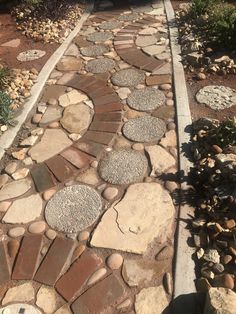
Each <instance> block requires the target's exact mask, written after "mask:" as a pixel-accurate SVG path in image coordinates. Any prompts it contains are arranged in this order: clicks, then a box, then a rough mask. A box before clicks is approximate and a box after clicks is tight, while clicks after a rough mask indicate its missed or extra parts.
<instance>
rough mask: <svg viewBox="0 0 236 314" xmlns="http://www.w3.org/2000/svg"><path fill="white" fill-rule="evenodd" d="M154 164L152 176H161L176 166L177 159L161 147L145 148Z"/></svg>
mask: <svg viewBox="0 0 236 314" xmlns="http://www.w3.org/2000/svg"><path fill="white" fill-rule="evenodd" d="M145 150H146V152H147V153H148V155H149V158H150V160H151V164H152V174H161V173H163V172H165V171H167V170H168V169H169V168H171V167H173V166H174V165H175V158H174V157H173V156H172V155H171V154H170V153H168V152H167V151H166V150H165V149H164V148H162V147H161V146H159V145H154V146H148V147H146V148H145Z"/></svg>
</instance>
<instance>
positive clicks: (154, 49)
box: [142, 45, 166, 56]
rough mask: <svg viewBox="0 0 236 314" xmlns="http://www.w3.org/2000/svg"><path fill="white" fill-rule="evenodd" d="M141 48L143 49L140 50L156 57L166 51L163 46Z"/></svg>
mask: <svg viewBox="0 0 236 314" xmlns="http://www.w3.org/2000/svg"><path fill="white" fill-rule="evenodd" d="M143 47H144V48H142V50H143V51H144V52H145V53H147V54H148V55H150V56H153V55H158V54H160V53H163V52H165V50H166V47H165V46H159V45H152V46H149V47H145V46H143Z"/></svg>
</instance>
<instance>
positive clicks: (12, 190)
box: [0, 179, 32, 201]
mask: <svg viewBox="0 0 236 314" xmlns="http://www.w3.org/2000/svg"><path fill="white" fill-rule="evenodd" d="M31 184H32V181H31V180H29V179H22V180H17V181H13V182H10V183H8V184H6V185H4V186H3V188H2V189H1V190H0V201H4V200H7V199H11V198H15V197H18V196H21V195H23V194H25V193H26V192H27V191H29V189H30V188H31Z"/></svg>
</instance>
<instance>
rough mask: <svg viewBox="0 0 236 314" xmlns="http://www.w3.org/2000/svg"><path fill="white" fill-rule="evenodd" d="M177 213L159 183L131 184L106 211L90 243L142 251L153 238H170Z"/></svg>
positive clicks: (137, 251) (123, 249)
mask: <svg viewBox="0 0 236 314" xmlns="http://www.w3.org/2000/svg"><path fill="white" fill-rule="evenodd" d="M174 215H175V208H174V206H173V203H172V199H171V197H170V195H169V193H168V192H167V191H166V190H165V189H164V188H163V187H162V186H161V185H160V184H159V183H156V182H153V183H136V184H132V185H130V186H129V187H128V189H127V191H126V194H125V196H124V197H123V199H122V200H121V201H120V202H118V203H117V202H115V203H114V204H113V205H112V206H111V207H110V208H109V209H108V210H107V211H106V213H105V214H104V215H103V217H102V219H101V222H100V223H99V224H98V226H97V228H96V229H95V231H94V233H93V236H92V240H91V242H90V243H91V245H92V246H95V247H103V248H110V249H115V250H121V251H125V252H131V253H136V254H143V253H145V251H146V250H147V248H148V245H149V244H150V243H151V242H152V241H153V239H155V238H157V237H162V240H163V241H166V240H167V237H168V230H170V229H171V225H172V223H173V219H174Z"/></svg>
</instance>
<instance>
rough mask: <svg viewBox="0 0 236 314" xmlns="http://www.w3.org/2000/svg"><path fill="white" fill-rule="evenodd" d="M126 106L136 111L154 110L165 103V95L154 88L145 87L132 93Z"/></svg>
mask: <svg viewBox="0 0 236 314" xmlns="http://www.w3.org/2000/svg"><path fill="white" fill-rule="evenodd" d="M127 101H128V105H129V106H130V107H131V108H133V109H136V110H138V111H148V110H154V109H156V108H158V107H160V106H162V105H163V104H164V102H165V94H164V93H163V92H162V91H160V90H157V89H155V88H151V87H147V88H144V89H138V90H135V91H134V92H132V93H131V94H130V95H129V97H128V99H127Z"/></svg>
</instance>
